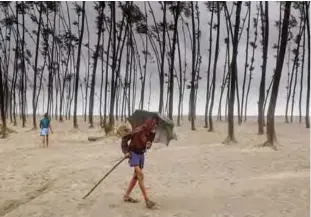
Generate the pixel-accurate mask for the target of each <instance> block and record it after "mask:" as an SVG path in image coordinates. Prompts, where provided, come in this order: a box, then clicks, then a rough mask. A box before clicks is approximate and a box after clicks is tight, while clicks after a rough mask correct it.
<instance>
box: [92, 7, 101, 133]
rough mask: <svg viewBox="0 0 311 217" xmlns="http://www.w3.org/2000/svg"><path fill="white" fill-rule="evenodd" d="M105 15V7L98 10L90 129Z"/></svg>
mask: <svg viewBox="0 0 311 217" xmlns="http://www.w3.org/2000/svg"><path fill="white" fill-rule="evenodd" d="M103 15H104V6H100V8H99V9H98V17H99V19H98V32H97V44H96V49H95V53H94V66H93V74H92V80H91V90H90V104H89V124H90V128H93V127H94V122H93V111H94V95H95V82H96V69H97V62H98V56H99V50H100V42H101V36H102V29H103Z"/></svg>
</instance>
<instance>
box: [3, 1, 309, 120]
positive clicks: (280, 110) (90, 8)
mask: <svg viewBox="0 0 311 217" xmlns="http://www.w3.org/2000/svg"><path fill="white" fill-rule="evenodd" d="M134 3H135V4H137V5H138V6H139V7H140V8H141V9H142V12H143V13H144V2H142V1H141V2H134ZM78 4H81V5H82V2H78ZM68 5H69V7H70V8H71V9H70V12H69V16H70V19H71V22H73V21H75V20H77V19H78V16H77V15H76V13H75V11H74V9H73V2H68ZM151 5H152V7H153V9H154V12H155V17H156V20H157V21H161V20H162V11H161V9H160V6H159V3H158V2H156V1H154V2H151ZM258 5H259V2H254V1H252V2H251V7H252V11H251V28H250V41H253V40H254V28H253V18H254V17H255V16H256V6H258ZM231 7H232V2H228V8H229V10H231ZM61 10H62V11H63V13H64V14H65V15H67V14H68V13H67V10H66V5H65V2H62V8H61ZM147 10H148V11H149V8H148V5H147ZM199 10H200V29H201V31H202V38H201V46H200V48H201V54H202V64H201V71H200V73H201V77H202V80H201V81H200V83H199V86H200V87H199V91H198V100H197V114H198V115H202V114H204V108H205V95H206V76H207V74H206V71H207V67H208V44H209V30H210V27H209V25H208V23H209V22H210V17H211V12H209V11H208V10H207V8H206V6H205V5H204V2H203V1H202V2H199ZM86 11H87V19H88V23H89V30H90V44H91V46H90V47H92V48H93V49H94V47H95V43H96V32H97V31H96V24H95V22H94V21H95V18H96V11H95V10H94V2H91V1H89V2H86ZM106 11H108V10H106ZM291 12H292V14H293V15H294V16H295V17H296V19H297V21H298V25H297V27H296V28H294V29H292V32H293V34H294V37H295V36H296V35H297V33H298V26H299V20H300V17H299V13H298V11H297V10H295V9H293V8H292V10H291ZM117 14H118V16H117V19H118V20H121V19H122V16H121V13H120V10H119V9H118V11H117ZM168 14H169V12H168ZM245 14H246V6H245V5H244V3H243V6H242V12H241V18H244V17H245ZM107 15H108V16H109V14H107ZM1 17H3V14H2V15H0V18H1ZM282 18H283V17H282ZM169 19H171V15H169ZM185 20H186V22H187V21H188V20H187V19H186V18H185ZM277 20H279V3H278V2H274V1H269V21H270V26H269V32H270V36H269V52H268V62H267V81H266V87H267V88H268V85H269V84H270V81H271V78H272V74H273V70H274V68H275V65H276V59H275V58H274V55H275V50H273V49H272V46H273V44H276V43H277V38H278V28H277V27H275V22H276V21H277ZM189 21H190V20H189ZM216 22H217V17H216V16H214V23H216ZM231 22H232V23H233V24H234V22H235V11H233V13H232V17H231ZM179 23H180V26H179V27H180V28H179V29H180V33H182V28H181V21H180V22H179ZM241 23H242V20H241ZM148 24H149V25H153V20H152V17H151V14H150V13H148ZM246 24H247V23H246ZM246 24H245V25H246ZM220 25H221V26H220V50H219V59H218V65H217V75H216V82H217V84H216V87H217V88H216V93H215V94H216V96H215V106H214V110H213V113H214V115H216V114H217V109H218V103H219V96H220V85H221V82H222V74H223V68H224V61H225V52H226V46H225V44H224V39H225V38H226V37H227V31H226V23H225V18H224V13H223V12H222V14H221V24H220ZM260 25H261V23H259V27H260ZM26 26H27V28H28V30H29V31H30V32H31V31H33V30H36V26H35V25H34V24H33V23H32V22H31V21H30V20H29V19H28V18H26ZM189 27H190V29H191V22H189ZM2 31H3V33H4V29H3V30H2ZM73 31H74V32H77V28H76V27H73ZM186 34H187V29H186ZM26 37H27V40H26V41H27V48H28V49H29V50H30V51H32V52H33V58H32V59H31V61H33V62H34V48H35V46H34V43H33V41H32V40H31V39H30V37H29V36H26ZM135 37H136V41H137V42H138V49H139V50H140V51H142V50H143V49H144V48H143V46H142V43H141V42H140V36H139V35H138V34H136V36H135ZM171 38H172V34H171ZM213 38H216V31H213ZM87 39H88V34H87V28H85V34H84V40H83V41H84V43H86V42H87ZM106 39H108V34H107V32H106V33H105V45H107V41H108V40H106ZM260 40H261V32H260V29H258V40H257V46H258V47H257V49H256V51H255V57H254V58H255V63H254V67H255V70H254V71H253V80H252V86H251V90H250V95H249V105H248V108H249V109H248V114H249V115H256V114H257V102H258V97H259V94H258V90H259V83H260V78H261V68H260V66H261V64H262V46H261V45H260ZM215 44H216V41H215V40H214V41H213V46H215ZM301 44H302V42H301ZM288 45H289V44H288ZM149 47H151V46H149ZM184 47H186V49H184ZM245 47H246V26H245V28H244V31H243V34H242V37H241V40H240V43H239V50H238V77H239V86H240V94H241V91H242V81H243V74H244V62H245ZM294 47H296V45H295V44H294V43H292V49H293V48H294ZM249 48H250V50H249V60H250V58H251V53H252V52H251V51H252V48H251V47H249ZM231 50H232V49H231ZM149 52H151V54H152V55H153V53H152V51H149ZM181 52H182V54H184V53H186V55H187V63H188V69H187V78H188V81H189V79H190V73H191V41H190V39H189V37H188V35H187V41H186V46H184V42H183V40H182V41H181ZM213 52H214V47H213ZM286 52H287V53H286V55H285V56H286V59H285V62H284V66H283V73H282V79H281V84H280V90H279V96H278V101H277V106H276V115H283V114H284V113H285V103H286V89H285V88H286V83H287V73H288V68H287V61H288V51H286ZM124 53H125V52H124ZM0 55H1V54H0ZM213 56H214V54H213V55H212V61H213ZM176 57H177V51H176ZM123 59H124V58H123ZM141 59H142V64H143V57H141ZM182 59H183V57H182ZM290 59H291V60H292V59H293V55H292V53H291V57H290ZM175 60H176V67H177V66H178V59H177V58H175ZM81 61H82V62H81V68H80V76H81V80H82V79H83V78H84V77H85V76H86V72H87V49H86V48H85V47H84V48H83V59H82V60H81ZM40 63H41V64H42V63H43V58H42V57H40ZM100 64H101V62H99V63H98V67H97V79H96V96H95V109H94V113H95V114H98V113H99V86H100V79H101V72H100ZM211 66H212V65H211ZM165 67H166V70H167V71H168V66H167V64H166V65H165ZM306 67H307V57H306V61H305V71H304V73H305V74H304V79H303V85H302V87H303V100H302V108H303V110H302V111H303V114H304V113H305V101H306V100H305V99H306V82H307V79H306V73H307V72H306ZM291 68H292V61H290V71H291ZM11 70H12V67H11ZM177 70H178V67H177ZM300 71H301V70H300ZM27 73H28V77H29V79H30V80H32V79H33V71H32V70H31V69H29V71H28V72H27ZM46 73H47V72H46ZM149 73H151V76H152V77H151V80H152V86H151V101H150V107H149V109H150V110H157V108H158V100H159V94H158V92H159V79H158V70H157V66H156V65H155V64H154V63H152V62H151V61H150V62H149V63H148V67H147V81H146V85H147V86H146V91H145V109H148V105H147V103H148V96H149V93H150V90H149V87H148V85H149V75H148V74H149ZM300 73H301V72H299V73H298V74H299V77H298V83H297V89H296V97H295V98H296V99H295V112H294V113H295V114H297V113H298V100H299V91H300V88H301V85H300ZM124 74H125V64H122V66H121V75H124ZM140 87H141V85H140V82H139V81H138V86H137V96H138V99H137V106H138V103H139V96H140ZM83 95H84V93H83ZM165 96H166V94H165ZM45 98H46V97H45ZM224 99H225V97H224ZM188 100H189V90H186V91H185V99H184V113H185V114H187V113H188ZM27 101H28V111H29V112H30V113H31V112H32V107H31V102H32V90H31V88H29V90H28V91H27ZM224 102H225V101H223V105H224ZM43 103H46V99H45V101H43V94H41V97H40V100H39V108H38V112H39V113H42V112H43V108H44V106H43ZM177 105H178V88H177V84H176V82H175V92H174V113H175V114H176V113H177ZM223 107H224V106H223ZM78 113H80V114H81V113H82V96H81V91H80V92H79V107H78ZM222 113H224V111H223V112H222ZM235 113H236V107H235Z"/></svg>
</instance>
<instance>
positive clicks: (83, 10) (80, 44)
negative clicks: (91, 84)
mask: <svg viewBox="0 0 311 217" xmlns="http://www.w3.org/2000/svg"><path fill="white" fill-rule="evenodd" d="M84 17H85V1H83V2H82V20H81V22H82V24H81V25H82V26H81V33H80V37H79V45H78V55H77V65H76V67H77V69H76V76H75V79H76V80H75V96H74V111H73V127H74V128H78V120H77V104H78V92H79V78H80V60H81V46H82V40H83V33H84Z"/></svg>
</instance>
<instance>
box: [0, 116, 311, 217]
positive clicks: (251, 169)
mask: <svg viewBox="0 0 311 217" xmlns="http://www.w3.org/2000/svg"><path fill="white" fill-rule="evenodd" d="M29 122H30V123H31V121H30V120H29ZM52 124H53V127H54V131H55V133H54V134H53V135H51V142H50V147H49V148H48V149H45V148H39V145H40V142H41V140H40V137H39V136H38V135H39V133H38V132H35V131H30V132H25V131H27V129H25V128H24V129H23V128H14V129H16V130H17V131H18V132H19V133H18V134H12V135H11V137H10V138H9V139H6V140H0V179H1V180H0V216H6V217H18V216H22V217H61V216H70V217H87V216H91V217H100V216H101V217H103V216H104V217H114V216H115V217H121V216H127V217H148V216H161V217H192V216H193V217H225V216H226V217H307V216H309V215H310V213H309V210H310V209H309V208H310V204H309V201H310V188H309V187H310V186H309V180H310V155H309V153H310V145H309V131H308V130H307V129H305V127H304V125H303V124H296V123H295V124H284V123H283V118H281V119H280V120H279V121H277V124H276V129H277V137H278V139H279V145H278V146H279V150H278V151H274V150H271V149H269V148H256V147H254V146H255V145H258V144H260V143H262V142H264V140H265V136H258V135H257V134H256V131H257V124H256V121H255V120H253V121H249V122H248V123H246V124H243V125H242V126H236V135H237V140H238V142H239V143H238V144H235V145H230V146H227V145H223V144H221V142H222V141H223V140H224V139H225V138H226V134H227V133H226V132H227V125H226V123H215V129H216V132H215V133H208V132H207V130H206V129H204V128H202V127H201V126H203V123H202V121H201V122H200V121H197V126H198V127H197V128H198V129H197V131H196V132H192V131H190V130H189V129H190V124H188V123H187V122H186V121H185V124H184V126H183V127H178V128H176V132H177V134H178V136H179V140H178V141H173V142H172V143H171V144H170V146H169V147H164V146H163V145H160V144H154V145H153V148H152V149H151V150H150V151H149V152H148V153H147V156H146V158H147V161H146V167H145V177H146V185H147V187H148V190H149V194H150V196H151V198H152V199H153V200H155V201H157V202H158V203H159V206H158V209H157V210H147V209H146V208H145V206H144V203H143V201H142V200H141V202H140V203H138V204H124V203H123V202H122V196H123V194H124V191H125V189H126V187H127V185H128V181H129V179H130V177H131V174H132V171H131V169H130V168H129V167H128V164H127V163H126V162H124V163H123V164H122V165H120V166H119V167H118V168H117V169H116V170H115V171H114V172H113V173H112V174H111V175H110V176H108V178H107V179H106V180H104V181H103V182H102V184H101V185H100V186H99V187H98V188H97V189H96V190H95V191H94V192H93V193H92V194H91V195H90V196H89V197H88V198H87V199H86V200H82V199H81V198H82V197H83V196H84V195H85V194H86V193H87V192H88V191H89V190H90V188H92V187H93V186H94V184H95V183H96V182H97V181H98V180H99V179H100V178H101V177H102V176H103V175H104V174H105V173H106V172H107V171H108V170H109V169H110V168H111V167H112V166H113V165H114V164H115V163H116V162H117V160H118V159H119V158H120V157H122V155H121V150H120V141H119V139H117V138H114V137H109V138H107V139H105V140H102V141H98V142H92V143H90V142H88V141H87V136H88V135H101V134H102V132H101V130H100V129H99V128H97V129H88V126H87V124H85V123H83V122H82V121H80V123H79V124H80V129H79V130H73V128H72V122H71V121H68V122H64V123H57V122H56V121H53V122H52ZM28 129H29V128H28ZM133 197H136V198H139V199H142V197H141V194H140V191H139V189H138V187H136V189H135V190H134V192H133Z"/></svg>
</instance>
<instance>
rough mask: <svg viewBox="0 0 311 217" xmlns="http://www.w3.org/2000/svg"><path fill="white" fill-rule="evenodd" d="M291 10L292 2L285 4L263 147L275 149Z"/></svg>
mask: <svg viewBox="0 0 311 217" xmlns="http://www.w3.org/2000/svg"><path fill="white" fill-rule="evenodd" d="M290 9H291V2H290V1H288V2H286V3H285V11H284V18H283V26H282V35H281V47H280V52H279V56H278V59H277V64H276V69H275V73H274V82H273V87H272V92H271V97H270V103H269V108H268V114H267V141H266V142H265V143H264V144H263V146H270V147H274V148H275V147H276V146H275V145H274V142H275V140H276V135H275V128H274V113H275V107H276V102H277V97H278V92H279V84H280V80H281V76H282V68H283V62H284V56H285V52H286V45H287V36H288V24H289V16H290Z"/></svg>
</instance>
